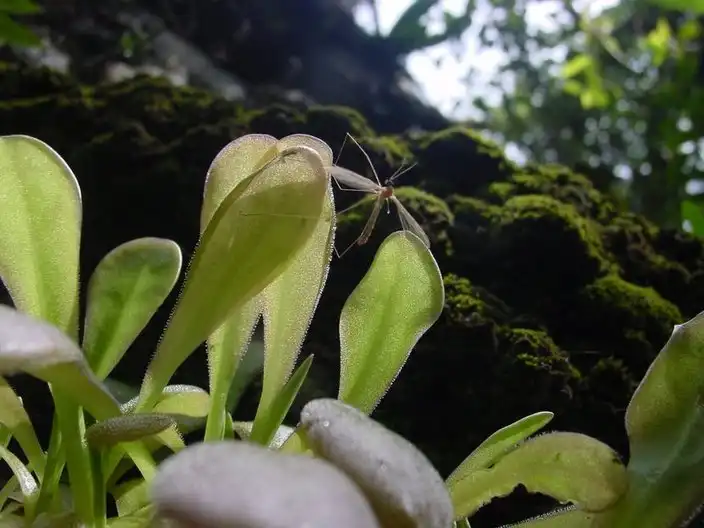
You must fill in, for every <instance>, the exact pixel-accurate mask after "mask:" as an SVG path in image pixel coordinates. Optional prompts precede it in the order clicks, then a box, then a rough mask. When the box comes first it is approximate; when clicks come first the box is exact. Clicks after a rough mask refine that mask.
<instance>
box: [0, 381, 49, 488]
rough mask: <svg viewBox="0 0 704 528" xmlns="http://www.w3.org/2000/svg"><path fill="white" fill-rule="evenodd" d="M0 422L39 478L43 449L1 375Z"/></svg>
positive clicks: (41, 473) (43, 463)
mask: <svg viewBox="0 0 704 528" xmlns="http://www.w3.org/2000/svg"><path fill="white" fill-rule="evenodd" d="M0 423H1V424H2V425H4V426H5V427H7V428H8V430H9V432H10V433H11V434H12V436H14V437H15V438H16V439H17V442H18V443H19V444H20V447H21V448H22V451H24V454H25V456H26V457H27V460H29V463H30V465H31V466H32V470H33V471H35V472H36V473H37V474H38V475H40V478H41V475H43V474H44V466H45V455H44V451H43V450H42V447H41V445H40V444H39V440H37V435H36V433H35V432H34V427H33V426H32V422H31V421H30V419H29V416H28V415H27V412H26V411H25V410H24V405H22V400H20V399H19V398H18V397H17V394H15V391H14V390H12V387H10V385H8V383H7V381H6V380H5V379H4V378H2V377H0Z"/></svg>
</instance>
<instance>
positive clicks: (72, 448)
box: [53, 393, 94, 526]
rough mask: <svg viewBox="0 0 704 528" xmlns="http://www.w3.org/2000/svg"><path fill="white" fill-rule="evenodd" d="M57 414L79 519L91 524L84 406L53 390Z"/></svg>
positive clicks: (91, 499)
mask: <svg viewBox="0 0 704 528" xmlns="http://www.w3.org/2000/svg"><path fill="white" fill-rule="evenodd" d="M53 396H54V404H55V406H56V415H57V418H58V421H59V427H60V429H61V437H62V440H63V443H64V447H65V453H66V465H67V467H68V475H69V479H70V483H71V486H70V487H71V495H72V497H73V506H74V509H75V511H76V514H77V516H78V519H79V520H80V521H81V522H82V523H84V524H86V525H87V526H93V523H94V519H93V479H92V471H91V463H90V454H89V452H88V446H87V445H86V444H85V443H84V442H83V433H84V430H85V423H84V418H83V409H82V408H81V407H79V406H78V405H76V404H74V403H73V402H71V401H69V400H67V399H65V398H64V397H62V396H61V395H60V394H56V393H53Z"/></svg>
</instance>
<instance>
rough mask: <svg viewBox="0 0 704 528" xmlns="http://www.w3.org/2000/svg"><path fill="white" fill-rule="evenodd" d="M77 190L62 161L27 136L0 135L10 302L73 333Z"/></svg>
mask: <svg viewBox="0 0 704 528" xmlns="http://www.w3.org/2000/svg"><path fill="white" fill-rule="evenodd" d="M81 215H82V209H81V192H80V189H79V187H78V182H77V181H76V178H75V176H74V175H73V172H71V169H70V168H69V167H68V165H67V164H66V162H65V161H64V160H63V159H62V158H61V156H59V155H58V154H57V153H56V152H55V151H54V150H52V149H51V147H49V146H48V145H47V144H45V143H43V142H42V141H39V140H38V139H34V138H31V137H28V136H5V137H0V277H1V278H2V281H3V282H4V283H5V286H6V287H7V289H8V291H9V292H10V295H11V296H12V300H13V301H14V303H15V306H16V307H17V308H18V309H19V310H21V311H23V312H25V313H28V314H30V315H33V316H36V317H40V318H42V319H45V320H47V321H49V322H50V323H52V324H54V325H56V326H58V327H59V328H60V329H61V330H63V331H64V332H66V333H68V334H69V335H70V336H71V337H75V336H76V334H77V331H78V265H79V262H78V252H79V245H80V239H81Z"/></svg>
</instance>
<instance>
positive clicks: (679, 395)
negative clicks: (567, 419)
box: [610, 312, 704, 526]
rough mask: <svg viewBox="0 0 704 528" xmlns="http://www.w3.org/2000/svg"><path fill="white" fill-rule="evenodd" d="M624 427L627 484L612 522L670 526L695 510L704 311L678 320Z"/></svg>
mask: <svg viewBox="0 0 704 528" xmlns="http://www.w3.org/2000/svg"><path fill="white" fill-rule="evenodd" d="M626 431H627V432H628V439H629V444H630V460H629V463H628V471H629V474H630V477H631V486H630V489H629V493H628V494H627V496H626V497H625V498H624V501H623V504H622V505H621V507H620V508H619V509H618V511H617V512H615V513H614V516H613V519H612V522H616V523H620V522H622V521H623V522H626V523H628V522H632V520H633V519H635V520H639V519H643V518H648V519H649V522H650V523H651V524H648V525H647V526H656V525H657V526H671V525H673V524H676V522H677V520H678V519H679V520H681V519H685V518H687V517H688V516H689V515H691V514H693V512H694V511H695V509H696V507H697V506H698V505H699V504H701V503H702V502H703V501H704V481H702V478H701V476H702V473H703V472H704V312H702V313H700V314H699V315H697V316H696V317H695V318H693V319H691V320H690V321H687V322H686V323H684V324H682V325H677V326H676V327H675V330H674V331H673V333H672V336H671V337H670V339H669V340H668V342H667V343H666V344H665V346H664V347H663V349H662V351H661V352H660V354H658V356H657V358H656V359H655V361H653V363H652V364H651V365H650V368H649V369H648V372H647V373H646V375H645V377H644V378H643V380H642V381H641V383H640V385H639V386H638V388H637V389H636V391H635V393H634V395H633V398H632V399H631V402H630V404H629V406H628V409H627V411H626ZM649 497H657V498H658V499H657V500H653V499H651V498H649ZM610 519H611V518H610ZM624 526H625V525H624ZM644 526H645V525H644Z"/></svg>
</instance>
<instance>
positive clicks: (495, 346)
mask: <svg viewBox="0 0 704 528" xmlns="http://www.w3.org/2000/svg"><path fill="white" fill-rule="evenodd" d="M445 289H446V290H445V291H446V303H445V310H444V312H443V315H442V317H441V319H440V321H439V322H438V323H437V324H436V325H435V326H434V327H433V328H432V329H431V330H430V332H429V334H428V336H427V338H424V339H423V340H421V342H420V343H419V344H418V346H417V347H416V350H415V351H414V353H413V354H412V355H411V357H410V358H409V360H408V363H407V364H406V366H405V367H404V371H403V374H402V375H401V376H400V377H399V378H398V381H397V382H396V384H394V387H392V389H391V391H390V392H389V393H388V394H387V396H386V398H385V399H384V400H383V401H382V403H381V405H380V407H379V410H378V414H377V416H378V418H379V419H380V420H382V421H385V422H387V423H393V426H394V428H395V429H396V430H398V431H400V432H401V433H402V434H404V435H406V436H408V437H409V438H410V439H411V440H412V441H414V442H415V443H417V444H418V445H419V446H420V447H421V448H422V449H425V450H426V452H427V453H428V454H429V456H430V458H431V460H432V461H433V462H434V463H435V464H436V465H437V466H438V467H439V468H440V470H441V472H443V473H448V472H449V471H451V470H452V469H453V468H454V467H455V465H456V464H458V463H459V462H460V461H461V459H462V458H464V457H465V456H466V455H468V454H469V452H470V451H471V449H473V447H476V446H477V445H479V443H481V441H482V440H484V439H485V438H486V436H488V435H489V434H491V433H492V432H493V431H495V430H496V429H498V428H500V427H503V426H504V425H507V424H508V423H509V422H510V421H513V420H515V419H517V418H519V417H521V416H524V415H525V414H529V413H531V412H535V410H537V408H543V407H544V405H543V404H541V403H540V402H543V401H550V407H551V409H552V410H555V411H557V412H560V410H562V409H565V408H566V407H567V406H568V405H569V402H570V394H571V393H572V391H573V389H572V387H573V386H575V385H576V383H577V382H578V378H579V373H578V372H577V371H576V370H575V369H574V368H573V367H572V366H571V365H570V363H569V360H568V358H567V356H566V354H565V353H564V352H563V351H561V350H560V349H559V347H558V346H557V345H556V344H555V343H554V342H553V341H552V339H551V338H550V336H549V335H548V334H547V332H546V331H545V329H541V328H538V327H537V325H536V323H535V321H530V320H528V319H525V318H522V317H521V316H520V315H519V314H516V313H513V311H512V310H511V308H510V307H509V306H508V305H507V304H506V303H505V302H504V301H503V300H502V299H500V298H499V297H498V296H496V295H494V294H493V293H491V292H490V291H488V290H486V289H485V288H482V287H479V286H477V285H475V284H473V283H472V282H470V281H469V280H467V279H465V278H462V277H458V276H455V275H447V276H445ZM531 325H533V327H531ZM434 343H437V344H439V346H438V345H434ZM439 365H442V379H436V380H432V379H430V378H429V376H428V373H429V372H432V371H436V370H437V369H438V366H439ZM519 394H520V397H518V398H517V397H516V396H517V395H519ZM402 408H412V409H413V413H412V414H405V415H401V414H400V409H402ZM401 416H403V418H401ZM459 417H461V419H460V418H459ZM470 424H471V425H470ZM440 431H441V434H437V432H440Z"/></svg>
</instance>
